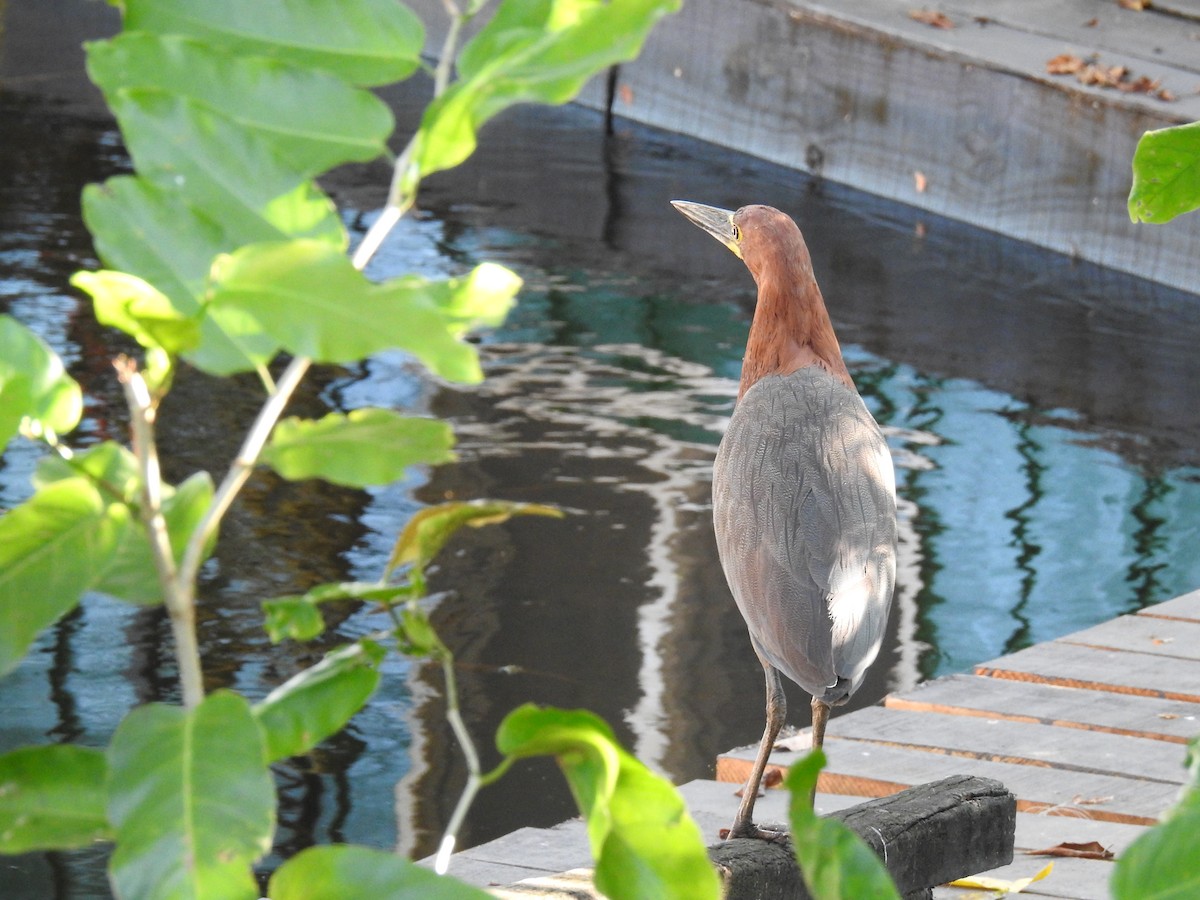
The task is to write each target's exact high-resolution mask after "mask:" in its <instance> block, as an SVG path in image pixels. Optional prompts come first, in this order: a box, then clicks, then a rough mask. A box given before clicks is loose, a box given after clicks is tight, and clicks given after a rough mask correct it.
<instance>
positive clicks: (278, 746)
mask: <svg viewBox="0 0 1200 900" xmlns="http://www.w3.org/2000/svg"><path fill="white" fill-rule="evenodd" d="M383 657H384V650H383V648H382V647H380V646H379V645H378V644H376V643H374V642H372V641H368V640H365V639H364V640H360V641H358V642H356V643H353V644H348V645H346V646H345V647H339V648H338V649H337V650H333V651H331V652H329V653H327V654H325V658H324V659H322V660H321V661H320V662H319V663H317V664H316V665H315V666H312V667H310V668H308V669H305V670H304V671H303V672H300V673H298V674H296V675H294V676H293V677H292V678H290V679H288V680H287V681H286V682H285V683H283V684H282V685H280V686H279V687H277V688H276V689H275V690H273V691H271V693H270V694H268V695H267V696H266V697H265V698H264V699H263V701H262V702H261V703H259V704H257V705H256V706H255V707H254V715H255V716H256V717H257V718H258V721H259V724H260V725H262V728H263V732H264V733H265V734H266V739H267V758H268V759H269V760H270V761H271V762H274V761H276V760H279V759H286V758H287V757H289V756H298V755H299V754H301V753H306V752H307V751H309V750H311V749H312V748H313V747H314V746H315V745H317V744H318V743H320V742H321V741H323V740H325V738H327V737H329V736H330V735H332V734H336V733H337V732H339V731H341V730H342V728H344V727H345V725H346V723H347V722H349V721H350V718H351V717H352V716H353V715H354V714H355V713H356V712H358V711H359V710H360V709H362V707H363V704H365V703H366V702H367V700H368V699H369V698H370V696H371V695H372V694H373V693H375V688H376V687H378V685H379V663H380V662H381V661H382V660H383Z"/></svg>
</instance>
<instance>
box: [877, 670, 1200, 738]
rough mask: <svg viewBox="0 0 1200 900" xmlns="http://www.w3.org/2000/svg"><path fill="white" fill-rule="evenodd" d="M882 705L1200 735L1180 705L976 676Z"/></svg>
mask: <svg viewBox="0 0 1200 900" xmlns="http://www.w3.org/2000/svg"><path fill="white" fill-rule="evenodd" d="M883 702H884V705H885V706H887V707H888V708H890V709H906V710H910V711H913V712H938V713H948V714H951V715H956V716H976V717H982V718H997V719H1009V720H1012V721H1016V722H1040V723H1041V724H1043V725H1056V726H1058V727H1060V728H1080V729H1087V730H1091V731H1106V732H1111V733H1112V734H1124V735H1131V736H1134V737H1142V738H1147V739H1149V740H1156V741H1166V742H1168V743H1175V744H1186V743H1187V741H1188V740H1189V739H1190V738H1192V737H1193V736H1194V735H1196V734H1198V733H1200V710H1198V709H1197V708H1196V706H1195V705H1194V704H1191V703H1186V702H1184V701H1180V700H1160V699H1158V698H1156V697H1135V696H1130V695H1128V694H1114V693H1112V692H1111V691H1090V690H1081V689H1077V688H1069V687H1060V686H1058V685H1052V684H1040V683H1038V682H1034V681H1013V680H1011V679H1007V678H983V677H981V676H979V675H947V676H945V677H944V678H938V679H935V680H933V681H927V682H925V683H923V684H920V685H917V687H915V688H913V689H912V690H909V691H904V692H903V693H899V694H889V695H888V696H887V697H885V698H884V701H883Z"/></svg>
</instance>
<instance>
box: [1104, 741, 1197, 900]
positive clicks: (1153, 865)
mask: <svg viewBox="0 0 1200 900" xmlns="http://www.w3.org/2000/svg"><path fill="white" fill-rule="evenodd" d="M1187 758H1188V768H1189V769H1190V777H1189V779H1188V784H1187V786H1186V787H1185V788H1184V789H1183V793H1182V795H1181V796H1180V798H1179V801H1178V802H1177V803H1176V804H1175V805H1174V806H1173V807H1171V809H1169V810H1168V811H1167V813H1166V815H1164V816H1163V820H1162V822H1160V823H1159V824H1157V825H1155V826H1154V827H1153V828H1151V829H1149V830H1147V831H1145V832H1144V833H1143V834H1142V835H1141V836H1140V837H1139V838H1138V839H1137V840H1136V841H1134V842H1133V843H1132V844H1130V846H1129V847H1128V848H1127V849H1126V850H1125V852H1124V853H1122V854H1121V856H1120V858H1119V859H1118V860H1117V865H1116V870H1115V871H1114V872H1113V877H1112V881H1111V883H1110V885H1109V887H1110V889H1111V891H1112V895H1113V897H1114V898H1116V900H1185V898H1190V897H1198V896H1200V854H1197V853H1196V835H1198V834H1200V738H1193V739H1192V741H1191V743H1190V744H1189V745H1188V752H1187Z"/></svg>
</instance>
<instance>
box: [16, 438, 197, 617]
mask: <svg viewBox="0 0 1200 900" xmlns="http://www.w3.org/2000/svg"><path fill="white" fill-rule="evenodd" d="M79 476H84V477H86V478H88V479H90V480H91V481H92V482H93V483H94V484H95V485H96V486H97V487H98V488H100V489H101V492H102V497H103V499H104V500H105V501H106V502H108V503H114V504H122V503H123V504H130V505H132V504H137V503H139V502H140V500H141V497H140V492H141V473H140V472H139V470H138V463H137V458H136V457H134V455H133V454H132V453H131V452H130V451H129V450H127V449H126V448H125V447H122V446H121V445H120V444H117V443H114V442H112V441H105V442H104V443H103V444H97V445H96V446H94V447H90V448H89V449H88V450H87V451H86V452H84V453H81V454H77V455H76V456H74V457H72V458H71V459H69V460H65V459H62V458H61V457H57V456H50V457H46V458H45V459H44V460H42V461H41V462H40V463H39V464H38V468H37V471H36V473H35V475H34V485H35V486H37V487H39V488H42V487H46V486H48V485H51V484H54V483H56V482H59V481H62V480H64V479H70V478H76V477H79ZM212 497H213V483H212V477H211V476H210V475H209V474H208V473H207V472H197V473H195V474H194V475H192V476H191V477H189V478H188V479H187V480H186V481H184V482H183V483H182V484H180V485H179V486H178V487H173V486H171V485H169V484H164V485H163V486H162V510H163V518H164V519H166V523H167V535H168V536H169V537H170V539H171V546H172V548H173V550H174V553H175V562H176V563H178V562H180V561H181V560H182V559H183V551H184V548H185V546H186V545H187V541H188V539H189V538H190V537H191V534H192V532H193V531H194V530H195V529H196V527H197V526H198V525H199V524H200V520H201V519H202V518H203V517H204V513H205V511H206V510H207V509H208V505H209V503H211V502H212ZM116 515H118V516H119V521H120V523H121V525H120V530H119V532H118V534H117V537H116V542H115V545H114V546H113V548H112V550H111V551H110V552H109V554H108V555H107V557H106V558H103V559H97V560H95V562H94V564H93V568H92V573H93V580H92V581H91V583H90V584H89V585H88V589H89V590H96V591H102V592H103V593H106V594H111V595H112V596H114V597H116V598H118V599H120V600H125V601H128V602H130V603H144V604H153V603H161V602H162V587H161V585H160V584H159V582H158V573H157V570H156V568H155V564H154V556H153V553H152V552H151V549H150V540H149V538H148V537H147V536H146V530H145V528H144V526H143V525H142V523H141V520H140V519H138V518H137V516H136V514H135V513H133V512H132V511H125V510H123V511H121V512H119V513H116ZM215 542H216V537H215V535H214V536H213V537H211V538H210V539H209V543H208V546H207V547H206V548H205V551H204V554H205V558H207V556H208V554H210V553H211V552H212V549H213V545H214V544H215Z"/></svg>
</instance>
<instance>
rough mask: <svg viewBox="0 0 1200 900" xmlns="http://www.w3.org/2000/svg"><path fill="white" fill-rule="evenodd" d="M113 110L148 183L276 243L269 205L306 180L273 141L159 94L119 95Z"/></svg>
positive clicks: (112, 98) (135, 90)
mask: <svg viewBox="0 0 1200 900" xmlns="http://www.w3.org/2000/svg"><path fill="white" fill-rule="evenodd" d="M108 105H109V107H110V108H111V109H112V111H113V114H114V115H116V117H117V121H118V122H119V123H120V125H121V134H122V135H123V136H124V138H125V145H126V147H128V149H129V154H130V156H132V157H133V161H134V165H135V166H136V167H137V171H138V174H139V175H140V176H141V177H143V178H148V179H150V180H151V181H153V182H156V183H157V184H159V185H162V186H163V187H165V188H168V189H170V190H174V191H178V192H179V193H180V194H181V195H183V196H184V197H185V198H187V200H188V201H189V202H191V203H193V204H195V205H197V206H199V207H201V208H202V209H204V211H205V213H206V214H207V215H209V216H211V217H212V218H214V219H216V220H217V221H220V222H226V223H227V222H237V223H240V228H239V230H240V231H243V232H245V233H246V236H247V237H249V238H250V239H251V240H259V241H266V240H272V239H275V238H276V236H277V234H278V232H277V231H276V230H275V229H273V228H272V227H271V226H272V225H274V226H275V228H278V223H276V222H274V221H272V219H271V217H270V215H269V213H268V209H269V205H270V204H271V202H272V201H274V200H275V199H276V198H278V197H282V196H284V195H287V194H290V193H291V192H293V191H295V190H296V189H297V188H298V187H300V186H301V185H302V184H303V183H304V181H305V176H304V175H303V174H301V173H298V172H296V171H294V170H292V169H291V168H290V167H288V166H286V165H284V164H283V159H282V158H281V157H280V156H279V154H278V152H277V151H276V148H275V146H274V145H273V143H272V142H271V141H270V140H268V139H267V138H264V137H263V136H262V135H261V134H259V133H258V132H254V131H250V130H248V129H245V128H241V127H239V126H238V125H236V124H235V123H233V122H231V121H230V120H228V119H226V118H225V117H223V116H221V115H218V114H216V113H214V112H212V111H211V110H210V109H209V108H208V107H207V106H205V105H204V104H202V103H199V102H197V101H195V100H191V99H189V98H187V97H182V96H179V95H175V94H171V93H168V92H166V91H163V90H158V89H155V88H127V89H125V90H121V91H118V92H117V93H116V94H115V95H114V96H110V97H108ZM251 234H252V235H253V236H252V237H251Z"/></svg>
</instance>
